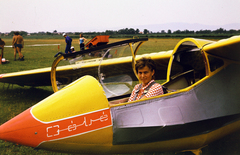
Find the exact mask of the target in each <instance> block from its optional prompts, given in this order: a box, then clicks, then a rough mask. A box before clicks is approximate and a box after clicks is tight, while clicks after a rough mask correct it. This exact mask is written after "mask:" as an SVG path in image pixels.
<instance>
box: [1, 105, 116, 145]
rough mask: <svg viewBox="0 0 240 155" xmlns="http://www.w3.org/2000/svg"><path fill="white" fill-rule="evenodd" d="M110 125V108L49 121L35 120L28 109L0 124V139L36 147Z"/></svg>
mask: <svg viewBox="0 0 240 155" xmlns="http://www.w3.org/2000/svg"><path fill="white" fill-rule="evenodd" d="M110 125H112V120H111V114H110V109H104V110H100V111H95V112H91V113H87V114H84V115H79V116H74V117H71V118H66V119H61V120H57V121H54V122H50V123H42V122H40V121H38V120H36V119H35V118H34V117H33V116H32V114H31V113H30V109H28V110H26V111H24V112H23V113H21V114H20V115H18V116H16V117H15V118H13V119H11V120H10V121H8V122H6V123H5V124H3V125H1V126H0V139H2V140H6V141H11V142H14V143H17V144H21V145H27V146H31V147H37V146H38V145H39V144H40V143H42V142H44V141H52V140H57V139H62V138H66V137H71V136H76V135H79V134H83V133H87V132H90V131H94V130H97V129H101V128H104V127H107V126H110Z"/></svg>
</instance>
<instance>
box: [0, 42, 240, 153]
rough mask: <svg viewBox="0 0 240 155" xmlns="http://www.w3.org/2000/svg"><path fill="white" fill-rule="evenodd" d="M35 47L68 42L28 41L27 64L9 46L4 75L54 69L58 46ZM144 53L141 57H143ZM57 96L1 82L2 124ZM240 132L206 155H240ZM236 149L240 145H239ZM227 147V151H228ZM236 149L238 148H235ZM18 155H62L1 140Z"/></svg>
mask: <svg viewBox="0 0 240 155" xmlns="http://www.w3.org/2000/svg"><path fill="white" fill-rule="evenodd" d="M3 40H4V41H5V42H6V46H10V45H11V41H12V40H11V39H4V38H3ZM120 40H123V39H110V43H111V42H116V41H120ZM178 41H180V39H149V41H148V42H146V43H144V44H143V45H142V47H141V49H143V50H141V52H142V53H143V52H144V53H151V52H159V51H167V50H171V49H173V48H174V47H175V45H176V44H177V42H178ZM34 44H60V49H59V50H60V51H62V52H64V49H65V41H64V38H63V39H31V40H28V39H26V40H25V47H24V48H23V50H22V53H23V55H24V56H25V61H13V59H14V57H13V49H12V48H10V47H5V49H4V57H5V58H6V59H8V60H9V61H10V63H8V64H2V65H0V74H2V73H10V72H17V71H23V70H30V69H36V68H43V67H50V66H51V65H52V62H53V61H54V55H55V54H56V53H57V52H58V46H57V45H53V46H28V45H34ZM73 46H74V47H75V50H76V51H78V50H79V45H78V40H77V39H73ZM142 53H140V54H142ZM52 93H53V91H52V88H51V87H50V86H49V87H37V88H31V87H21V86H18V85H8V84H3V83H0V94H1V95H0V124H3V123H4V122H6V121H8V120H9V119H11V118H13V117H14V116H16V115H18V114H19V113H21V112H23V111H24V110H26V109H28V108H29V107H31V106H33V105H34V104H36V103H38V102H39V101H41V100H42V99H44V98H46V97H47V96H49V95H51V94H52ZM239 135H240V133H237V134H236V135H235V136H234V137H230V139H229V138H228V137H226V138H225V139H224V141H221V140H220V141H217V142H215V143H214V144H212V145H210V147H206V148H205V149H203V151H204V150H205V153H204V154H213V153H216V152H217V153H219V154H224V153H228V151H232V153H233V154H234V153H236V151H234V150H232V148H233V146H232V145H231V147H228V145H230V144H231V142H237V141H238V139H237V138H236V137H239ZM235 146H236V144H235ZM224 147H225V149H224ZM233 149H235V148H233ZM238 153H239V151H238ZM5 154H9V155H13V154H14V155H15V154H19V155H21V154H36V155H39V154H46V155H55V154H56V155H60V154H62V153H54V152H50V151H45V150H34V149H33V148H30V147H25V146H21V145H16V144H12V143H9V142H4V141H1V140H0V155H5ZM155 154H162V155H173V154H174V153H173V152H167V153H155ZM178 154H185V155H186V154H189V153H178Z"/></svg>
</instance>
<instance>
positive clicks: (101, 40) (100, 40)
mask: <svg viewBox="0 0 240 155" xmlns="http://www.w3.org/2000/svg"><path fill="white" fill-rule="evenodd" d="M108 38H109V35H100V36H95V37H94V38H92V39H91V40H90V41H89V42H88V43H87V44H86V45H85V47H86V48H87V49H90V48H94V47H97V46H101V45H106V44H107V43H108V42H109V39H108Z"/></svg>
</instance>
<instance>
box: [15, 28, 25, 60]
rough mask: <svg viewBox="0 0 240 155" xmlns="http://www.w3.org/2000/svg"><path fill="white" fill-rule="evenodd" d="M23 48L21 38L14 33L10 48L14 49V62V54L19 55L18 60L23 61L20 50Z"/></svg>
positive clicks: (17, 33)
mask: <svg viewBox="0 0 240 155" xmlns="http://www.w3.org/2000/svg"><path fill="white" fill-rule="evenodd" d="M23 46H24V40H23V37H22V36H21V35H20V34H19V32H14V36H13V41H12V47H13V48H14V61H16V53H18V55H19V58H18V59H19V60H20V61H24V56H23V55H22V52H21V50H22V48H23Z"/></svg>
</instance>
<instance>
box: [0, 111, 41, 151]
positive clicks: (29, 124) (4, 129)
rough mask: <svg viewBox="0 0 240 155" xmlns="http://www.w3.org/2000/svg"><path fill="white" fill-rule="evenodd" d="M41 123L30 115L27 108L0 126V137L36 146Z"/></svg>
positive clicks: (38, 140) (39, 140) (38, 141)
mask: <svg viewBox="0 0 240 155" xmlns="http://www.w3.org/2000/svg"><path fill="white" fill-rule="evenodd" d="M41 124H42V123H41V122H39V121H37V120H35V119H34V118H33V117H32V115H31V113H30V109H28V110H26V111H24V112H22V113H21V114H19V115H18V116H16V117H14V118H13V119H11V120H10V121H8V122H6V123H4V124H3V125H1V126H0V139H2V140H5V141H9V142H14V143H17V144H21V145H27V146H31V147H36V146H37V145H38V144H39V143H40V142H41V138H40V139H39V134H40V133H38V131H39V127H40V126H41ZM40 128H41V127H40Z"/></svg>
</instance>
